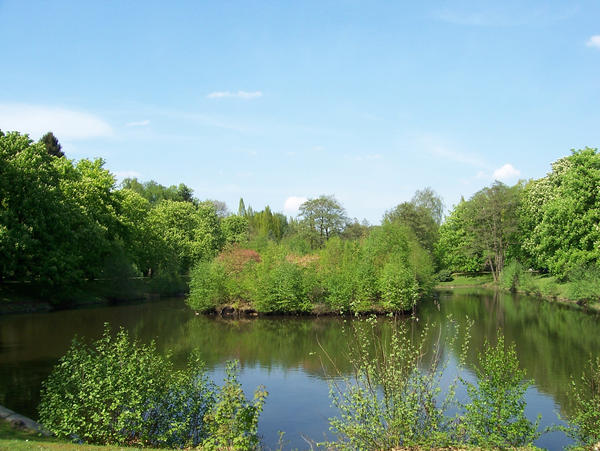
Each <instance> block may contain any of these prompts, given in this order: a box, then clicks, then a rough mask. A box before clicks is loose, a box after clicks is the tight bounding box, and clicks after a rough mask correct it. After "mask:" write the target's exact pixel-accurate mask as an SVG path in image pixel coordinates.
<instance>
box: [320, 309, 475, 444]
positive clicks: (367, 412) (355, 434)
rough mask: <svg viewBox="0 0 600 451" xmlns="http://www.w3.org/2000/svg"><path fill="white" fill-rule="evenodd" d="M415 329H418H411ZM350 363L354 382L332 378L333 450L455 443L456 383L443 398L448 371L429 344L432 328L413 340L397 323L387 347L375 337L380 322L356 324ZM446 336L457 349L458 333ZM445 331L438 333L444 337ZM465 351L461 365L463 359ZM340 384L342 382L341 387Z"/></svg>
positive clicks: (437, 352) (438, 353) (350, 346)
mask: <svg viewBox="0 0 600 451" xmlns="http://www.w3.org/2000/svg"><path fill="white" fill-rule="evenodd" d="M413 326H414V324H413ZM353 327H354V329H353V332H354V334H353V341H352V343H350V344H349V357H350V361H351V364H352V366H353V373H354V377H353V378H352V379H350V378H348V377H342V376H341V375H336V376H338V378H332V379H331V380H332V382H331V385H330V396H331V398H332V401H333V405H334V407H336V408H337V409H338V410H339V415H338V416H336V417H333V418H330V419H329V423H330V426H331V428H330V429H331V430H332V431H333V432H334V433H335V434H336V435H337V436H338V442H336V443H328V444H327V446H328V447H329V449H348V450H350V449H398V448H402V449H404V448H409V447H417V446H424V447H433V446H442V447H443V446H448V445H450V444H452V443H453V441H454V439H453V430H454V429H453V427H454V426H453V425H454V419H453V418H450V417H449V416H447V414H446V413H447V411H448V409H449V408H450V407H451V406H453V405H454V404H455V401H454V392H455V388H456V384H457V382H458V381H457V380H455V381H454V382H452V383H451V384H450V387H449V389H448V391H447V392H446V394H445V395H444V396H441V389H440V380H441V377H442V374H443V371H444V368H445V367H446V365H447V362H446V361H442V360H441V359H440V352H441V350H440V348H439V345H440V343H439V342H438V343H436V344H434V346H432V347H431V346H430V343H428V342H427V336H428V332H429V328H428V327H427V326H425V328H424V330H423V331H422V333H421V334H420V335H419V334H417V338H416V339H414V340H413V339H412V338H411V337H412V335H413V334H412V333H411V332H414V331H411V330H409V328H410V327H411V326H407V325H406V324H405V323H394V328H393V329H392V331H391V337H389V341H388V340H385V339H383V338H379V336H378V335H377V333H378V332H377V330H376V328H377V320H376V319H375V318H374V317H370V318H368V319H367V320H365V321H356V322H354V323H353ZM452 329H453V330H450V331H448V332H449V333H448V334H447V337H446V344H447V345H448V346H450V347H451V346H453V344H454V341H455V338H456V336H457V333H456V332H457V330H456V329H454V328H452ZM441 332H442V331H440V334H441ZM465 352H466V347H463V352H461V355H460V360H461V361H463V360H464V357H465V355H464V354H465ZM339 379H341V382H340V381H339Z"/></svg>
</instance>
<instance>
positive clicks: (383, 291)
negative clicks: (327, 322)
mask: <svg viewBox="0 0 600 451" xmlns="http://www.w3.org/2000/svg"><path fill="white" fill-rule="evenodd" d="M251 252H252V251H251V250H249V249H242V248H232V249H229V250H227V251H225V252H224V253H223V254H221V255H220V256H219V257H217V258H216V259H214V260H213V261H212V262H203V263H200V264H198V265H197V266H196V267H195V268H194V270H193V271H192V280H191V286H190V297H189V299H188V303H189V305H190V306H191V307H192V308H194V309H196V310H200V311H209V310H211V309H214V308H215V307H217V306H218V305H219V304H227V303H231V304H240V303H248V304H250V305H251V306H252V307H253V308H254V309H256V310H257V311H260V312H307V311H311V310H313V309H315V308H317V307H318V306H321V307H319V308H322V306H324V307H325V309H328V310H330V311H355V312H357V311H365V310H369V309H379V310H385V311H407V310H411V309H412V308H413V306H414V305H415V303H416V301H417V299H418V298H419V297H420V296H422V295H424V294H426V293H427V292H428V291H429V290H430V288H431V286H432V281H433V276H432V274H433V265H432V262H431V258H430V257H429V254H428V253H427V252H426V251H424V250H423V248H422V247H421V245H420V244H419V243H418V241H417V239H416V237H415V235H414V233H413V232H412V231H411V230H410V229H409V228H407V227H405V226H403V225H400V224H392V223H386V224H384V225H383V226H381V227H378V228H374V230H373V231H372V232H371V233H370V234H369V235H368V236H367V237H366V238H365V239H363V240H360V241H357V240H354V241H353V240H342V239H340V238H338V237H334V238H331V239H329V240H328V241H327V243H326V244H325V246H324V248H323V249H321V250H319V251H316V252H314V253H311V254H306V255H297V254H294V253H293V252H292V251H291V250H290V249H289V248H288V247H287V246H286V245H285V244H275V243H269V244H268V245H267V246H265V247H264V248H263V249H262V250H261V252H260V255H259V254H256V253H254V254H251ZM250 255H252V256H251V257H250Z"/></svg>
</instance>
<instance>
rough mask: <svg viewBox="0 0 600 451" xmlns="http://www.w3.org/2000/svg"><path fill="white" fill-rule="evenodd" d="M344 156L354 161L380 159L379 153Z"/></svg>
mask: <svg viewBox="0 0 600 451" xmlns="http://www.w3.org/2000/svg"><path fill="white" fill-rule="evenodd" d="M346 158H348V159H350V160H354V161H373V160H381V158H382V156H381V154H380V153H370V154H366V155H346Z"/></svg>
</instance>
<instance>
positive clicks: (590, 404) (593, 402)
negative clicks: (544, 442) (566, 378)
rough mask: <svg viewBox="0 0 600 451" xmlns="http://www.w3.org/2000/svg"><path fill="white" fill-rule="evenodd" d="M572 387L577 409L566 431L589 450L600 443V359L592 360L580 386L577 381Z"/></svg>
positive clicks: (572, 396)
mask: <svg viewBox="0 0 600 451" xmlns="http://www.w3.org/2000/svg"><path fill="white" fill-rule="evenodd" d="M571 385H572V387H571V398H572V399H573V400H574V401H575V408H574V410H573V414H572V415H570V417H569V418H568V421H569V426H568V427H567V428H564V430H565V432H566V433H567V434H568V435H569V436H570V437H572V438H573V439H574V440H575V442H576V443H577V444H578V445H580V446H583V447H585V448H586V449H588V447H589V448H591V447H592V446H593V445H596V444H597V443H598V442H600V357H596V358H595V359H590V361H589V362H588V369H587V371H586V372H584V373H583V374H582V375H581V384H580V385H577V384H576V383H575V381H571Z"/></svg>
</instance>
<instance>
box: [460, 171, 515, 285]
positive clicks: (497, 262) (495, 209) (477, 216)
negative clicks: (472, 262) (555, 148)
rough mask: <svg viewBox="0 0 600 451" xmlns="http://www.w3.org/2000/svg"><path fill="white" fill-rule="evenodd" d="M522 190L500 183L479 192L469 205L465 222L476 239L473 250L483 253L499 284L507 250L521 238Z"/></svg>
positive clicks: (472, 243) (473, 242)
mask: <svg viewBox="0 0 600 451" xmlns="http://www.w3.org/2000/svg"><path fill="white" fill-rule="evenodd" d="M521 190H522V186H521V185H518V184H517V185H515V186H513V187H508V186H506V185H505V184H504V183H501V182H498V181H496V182H494V184H492V186H490V187H486V188H483V189H482V190H480V191H478V192H477V193H475V194H474V195H473V197H471V199H469V202H468V203H467V205H466V211H465V216H466V218H465V219H466V226H467V233H469V234H470V235H471V236H472V241H471V243H470V244H471V246H472V250H473V252H474V253H481V255H482V257H483V259H484V261H485V262H486V264H487V265H488V266H489V268H490V270H491V272H492V275H493V276H494V281H496V282H497V281H498V278H499V276H500V272H501V271H502V268H503V267H504V262H505V260H506V254H507V251H508V250H509V249H510V247H511V246H512V245H513V244H514V243H515V242H516V238H517V237H518V232H519V216H518V209H519V202H520V192H521Z"/></svg>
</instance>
